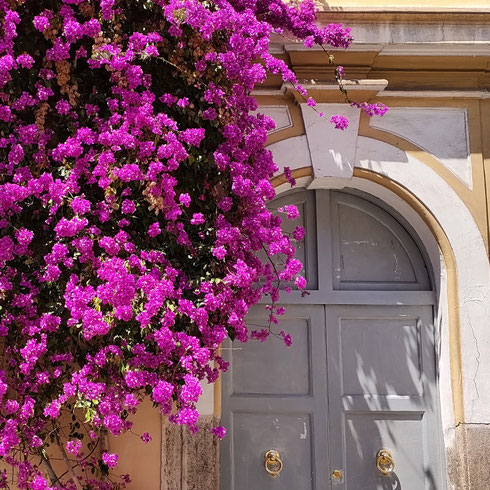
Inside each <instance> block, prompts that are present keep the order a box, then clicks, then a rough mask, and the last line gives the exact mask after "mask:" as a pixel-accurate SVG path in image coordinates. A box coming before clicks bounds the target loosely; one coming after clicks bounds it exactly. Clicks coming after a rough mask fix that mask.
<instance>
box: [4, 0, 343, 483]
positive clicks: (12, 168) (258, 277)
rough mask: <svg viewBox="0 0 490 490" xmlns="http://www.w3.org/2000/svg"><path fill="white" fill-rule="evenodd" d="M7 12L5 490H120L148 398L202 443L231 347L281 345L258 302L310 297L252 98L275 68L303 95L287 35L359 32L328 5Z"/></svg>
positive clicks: (44, 0) (123, 3)
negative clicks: (282, 52)
mask: <svg viewBox="0 0 490 490" xmlns="http://www.w3.org/2000/svg"><path fill="white" fill-rule="evenodd" d="M0 5H1V13H0V18H1V41H0V271H1V272H0V274H1V275H0V297H1V299H0V318H1V320H0V346H1V355H2V356H1V358H2V363H1V365H0V461H2V462H3V463H5V464H7V465H10V466H12V467H13V468H14V470H15V471H14V474H15V475H16V477H15V481H12V479H11V478H10V477H7V472H2V473H0V487H2V488H13V487H18V488H29V489H34V490H41V489H46V488H66V489H72V488H77V489H82V488H84V489H89V488H104V489H110V488H120V487H121V486H123V485H124V481H125V480H127V477H124V478H123V479H122V480H121V479H117V478H116V479H115V477H114V476H113V474H112V472H113V471H117V469H116V470H113V468H115V467H116V466H117V460H118V457H117V455H116V454H112V453H110V452H109V451H108V450H107V445H106V444H105V443H104V439H105V437H106V435H107V434H108V433H112V434H114V435H119V434H121V433H123V432H125V431H128V430H130V428H131V414H134V413H135V411H136V410H137V408H138V405H139V404H140V403H141V401H142V400H143V398H144V397H150V398H151V400H152V401H153V402H154V405H155V408H156V409H158V410H160V411H161V412H162V413H163V414H166V415H168V416H169V418H170V420H171V421H172V422H173V423H175V424H182V425H186V426H188V427H189V429H190V430H191V431H196V430H198V412H197V410H196V402H197V400H198V398H199V396H200V393H201V384H200V383H201V382H202V381H204V382H206V381H207V382H210V383H212V382H214V381H216V379H217V378H218V375H219V372H220V371H223V370H225V369H226V363H225V362H224V361H223V360H222V359H221V358H220V356H219V347H220V345H221V344H222V342H223V341H224V340H225V338H227V337H230V338H232V339H238V340H240V341H243V342H244V341H247V339H249V338H253V337H255V338H258V339H260V340H264V339H265V337H266V336H267V335H268V333H269V329H268V328H266V329H264V330H259V331H249V330H248V328H247V326H246V323H245V320H244V318H245V315H246V313H247V311H248V309H249V308H250V306H251V305H252V304H254V303H257V301H258V300H259V299H260V298H262V297H264V296H268V297H269V299H270V303H271V304H274V302H275V301H276V300H277V297H278V284H279V282H281V281H282V282H286V283H290V284H291V286H292V287H299V288H302V287H304V285H305V279H304V278H303V277H301V276H300V275H298V274H299V273H300V270H301V268H302V265H301V263H300V262H299V261H298V260H296V259H295V258H294V241H295V240H300V239H301V238H302V234H303V231H302V230H301V229H300V228H298V229H297V230H296V232H295V233H294V236H288V235H286V234H284V233H283V232H282V231H281V226H280V225H281V219H280V218H279V217H277V216H274V215H272V214H271V213H270V212H269V211H268V210H267V208H266V201H267V200H270V199H271V198H273V197H274V190H273V188H272V187H271V184H270V183H269V179H270V177H271V176H272V175H273V173H274V171H275V170H276V166H275V164H274V162H273V160H272V157H271V154H270V152H268V151H266V150H265V149H264V144H265V142H266V136H267V131H268V130H270V129H272V128H273V126H274V122H273V121H272V120H271V119H269V118H267V117H264V116H263V115H260V114H258V115H257V114H256V113H255V112H254V111H255V109H256V108H257V104H256V101H255V99H254V98H253V97H252V96H251V92H252V90H253V89H254V87H255V86H256V85H257V84H260V83H261V82H262V81H263V80H264V79H265V77H266V76H267V73H273V74H280V75H281V76H282V77H283V79H284V80H285V81H287V82H290V83H292V84H293V85H296V86H297V82H296V79H295V76H294V74H293V73H292V72H291V71H290V70H289V69H288V67H287V66H286V65H285V64H284V62H282V61H280V60H278V59H276V58H275V57H274V56H272V55H270V54H269V53H268V45H269V41H270V36H271V35H272V34H282V35H288V36H294V37H295V38H296V39H299V40H303V41H304V42H305V44H306V45H307V46H312V45H314V44H328V45H331V46H336V47H347V45H348V44H349V42H350V36H349V31H348V30H347V29H344V28H343V27H342V26H341V25H331V26H328V27H324V28H318V27H317V26H316V25H315V23H314V20H315V10H314V6H313V3H312V2H310V1H305V2H302V3H298V4H296V3H294V4H285V3H283V2H282V1H281V0H209V1H208V0H87V1H83V0H63V1H61V0H0ZM297 88H298V90H301V91H302V89H301V87H299V86H297ZM302 93H304V91H302ZM304 95H305V96H306V93H304ZM254 114H255V115H254ZM286 208H287V209H284V210H283V212H284V215H285V216H287V217H289V218H294V217H295V216H296V214H297V210H296V209H294V207H286ZM264 250H265V253H266V254H267V255H268V257H269V258H270V259H271V260H261V259H260V253H261V251H262V255H264V252H263V251H264ZM277 256H280V257H282V260H281V261H280V262H281V265H278V263H279V262H278V261H277V260H275V257H277ZM293 283H295V285H296V286H293ZM281 312H282V311H281V310H279V311H277V309H276V308H274V307H271V308H270V312H269V313H270V315H271V318H270V320H271V322H272V323H273V322H274V321H275V316H276V315H277V314H278V313H279V314H280V313H281ZM282 335H283V337H284V340H285V342H286V343H289V342H290V338H289V337H288V336H287V334H286V333H283V334H282ZM213 431H214V433H215V435H216V436H217V437H222V436H223V435H224V429H223V428H221V427H216V428H215V429H213ZM149 438H150V436H149V435H148V434H143V436H142V439H143V440H144V441H148V440H149ZM53 454H55V456H56V458H58V459H61V460H62V461H64V463H65V465H66V469H65V470H64V471H62V472H59V471H56V472H55V470H54V467H53V465H52V463H51V457H52V455H53Z"/></svg>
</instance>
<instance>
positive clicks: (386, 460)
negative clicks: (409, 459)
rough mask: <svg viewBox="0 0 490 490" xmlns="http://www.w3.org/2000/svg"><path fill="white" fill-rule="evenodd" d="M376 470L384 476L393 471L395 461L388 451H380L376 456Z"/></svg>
mask: <svg viewBox="0 0 490 490" xmlns="http://www.w3.org/2000/svg"><path fill="white" fill-rule="evenodd" d="M376 468H378V470H379V472H380V473H381V474H382V475H385V476H386V475H389V474H390V473H392V471H393V470H394V469H395V461H394V460H393V456H392V455H391V453H390V452H389V451H388V449H380V450H379V451H378V454H376Z"/></svg>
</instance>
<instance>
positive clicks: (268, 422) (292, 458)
mask: <svg viewBox="0 0 490 490" xmlns="http://www.w3.org/2000/svg"><path fill="white" fill-rule="evenodd" d="M231 427H232V432H233V446H234V448H235V450H234V453H233V467H234V468H235V475H234V479H233V487H232V488H233V489H234V490H252V489H254V490H255V489H257V490H259V489H281V490H298V489H301V490H303V489H304V490H313V489H314V488H315V486H314V483H313V468H312V457H311V434H312V427H311V421H310V415H309V414H299V413H298V414H292V413H290V414H282V413H277V412H276V413H274V412H272V411H267V412H266V413H257V412H234V413H233V421H232V426H231ZM270 449H274V450H275V451H277V452H278V453H279V456H280V459H281V461H282V462H283V464H284V467H283V469H282V471H281V473H280V474H279V476H277V477H275V478H272V477H271V476H269V474H268V473H267V472H266V471H265V468H264V455H265V453H266V452H267V451H268V450H270ZM271 469H274V466H271Z"/></svg>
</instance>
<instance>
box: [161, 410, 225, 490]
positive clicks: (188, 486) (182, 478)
mask: <svg viewBox="0 0 490 490" xmlns="http://www.w3.org/2000/svg"><path fill="white" fill-rule="evenodd" d="M218 422H219V421H218V419H217V418H216V417H214V416H212V415H208V416H201V418H200V419H199V425H200V427H201V429H200V431H199V432H198V433H197V434H195V435H193V434H191V433H190V432H189V431H188V430H187V428H183V427H181V426H175V425H172V424H170V423H169V422H168V421H167V420H166V421H164V422H163V423H162V463H161V482H162V484H161V487H160V490H219V443H218V440H217V439H216V438H215V437H214V436H213V434H211V432H210V431H209V429H210V428H211V427H215V426H216V425H218ZM152 490H153V489H152ZM155 490H157V489H155Z"/></svg>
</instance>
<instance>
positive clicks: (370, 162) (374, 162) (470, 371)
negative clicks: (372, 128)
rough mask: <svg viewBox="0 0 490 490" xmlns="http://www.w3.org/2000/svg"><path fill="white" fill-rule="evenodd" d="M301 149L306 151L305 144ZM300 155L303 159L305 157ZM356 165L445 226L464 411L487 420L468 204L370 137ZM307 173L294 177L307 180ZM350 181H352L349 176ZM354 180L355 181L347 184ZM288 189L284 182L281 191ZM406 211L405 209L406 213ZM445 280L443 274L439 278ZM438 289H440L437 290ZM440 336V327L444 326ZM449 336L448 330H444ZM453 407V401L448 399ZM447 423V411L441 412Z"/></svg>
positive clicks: (477, 268) (482, 329)
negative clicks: (453, 276) (454, 280)
mask: <svg viewBox="0 0 490 490" xmlns="http://www.w3.org/2000/svg"><path fill="white" fill-rule="evenodd" d="M291 143H292V142H291V141H290V140H283V141H281V142H279V143H276V144H275V145H272V146H274V148H272V147H269V148H270V149H272V150H273V153H274V155H275V158H276V162H277V163H279V164H280V163H281V160H280V157H281V155H284V154H287V152H288V151H291V148H292V147H294V145H291ZM303 151H305V149H304V147H303ZM308 158H309V155H308V154H303V156H302V157H301V159H302V161H307V160H308ZM355 166H356V167H359V168H363V169H367V170H371V171H374V172H376V173H379V174H381V175H384V176H385V177H387V178H388V179H391V180H393V181H394V182H397V183H398V184H400V185H402V186H403V187H405V188H407V189H409V190H410V191H411V192H412V193H413V194H414V195H415V197H416V198H417V199H418V200H420V202H421V203H423V205H424V206H425V207H426V208H427V209H428V210H429V211H430V212H431V213H432V214H433V216H434V217H435V219H436V220H437V221H438V223H439V224H440V225H441V227H442V228H443V230H444V232H445V234H446V235H447V237H448V239H449V242H450V245H451V247H452V249H453V252H454V256H455V259H456V265H457V275H458V294H459V301H460V304H459V310H460V329H461V349H462V361H463V373H462V377H463V389H464V401H465V405H464V410H465V421H466V422H467V423H475V424H477V423H488V422H490V390H488V389H486V385H487V380H488V379H489V378H490V325H489V323H490V322H489V319H490V300H489V298H490V266H489V261H488V257H487V253H486V249H485V244H484V241H483V237H482V236H481V233H480V231H479V229H478V226H477V225H476V223H475V220H474V219H473V216H472V215H471V213H470V211H469V210H468V208H467V207H466V205H465V204H464V203H463V201H461V199H460V198H459V196H458V195H457V194H456V192H455V191H454V190H453V189H452V188H451V187H450V186H449V185H448V184H447V182H446V181H445V180H444V179H443V178H442V177H440V176H439V175H438V174H437V173H436V172H435V171H434V170H432V169H431V168H430V167H428V166H427V165H425V164H423V163H422V162H420V161H419V160H417V159H416V158H414V157H412V156H410V155H408V154H406V153H405V152H404V151H402V150H400V149H398V148H396V147H394V146H392V145H389V144H387V143H384V142H381V141H377V140H374V139H371V138H366V137H358V145H357V156H356V162H355ZM309 182H311V178H304V179H301V181H298V186H301V185H305V186H306V185H308V183H309ZM352 182H354V181H352ZM356 182H358V180H356ZM349 185H353V184H349ZM287 188H289V185H287V184H286V185H283V186H281V187H279V188H278V189H277V191H278V192H282V191H283V190H286V189H287ZM404 216H406V217H407V218H408V216H407V214H405V213H404ZM444 281H445V279H443V282H444ZM441 291H442V289H441ZM440 305H441V306H442V308H443V310H441V311H442V314H443V316H445V317H447V315H445V314H444V308H445V309H446V310H447V300H446V299H445V298H444V294H441V295H440ZM442 335H443V337H444V328H443V330H442ZM446 340H447V332H446ZM445 344H446V342H443V348H442V351H441V363H442V364H441V367H442V368H443V371H444V372H441V380H444V379H446V380H448V379H450V374H449V367H448V361H445V360H444V356H446V359H448V355H449V354H448V352H449V351H448V350H447V349H448V348H449V347H448V345H445ZM450 399H452V396H451V391H450V383H448V382H443V381H441V400H442V401H443V403H444V406H445V407H446V408H447V405H448V401H449V400H450ZM450 406H451V408H452V402H451V404H450ZM444 419H445V424H446V426H445V428H446V429H447V428H448V425H447V424H448V423H449V421H448V414H447V413H445V414H444Z"/></svg>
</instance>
